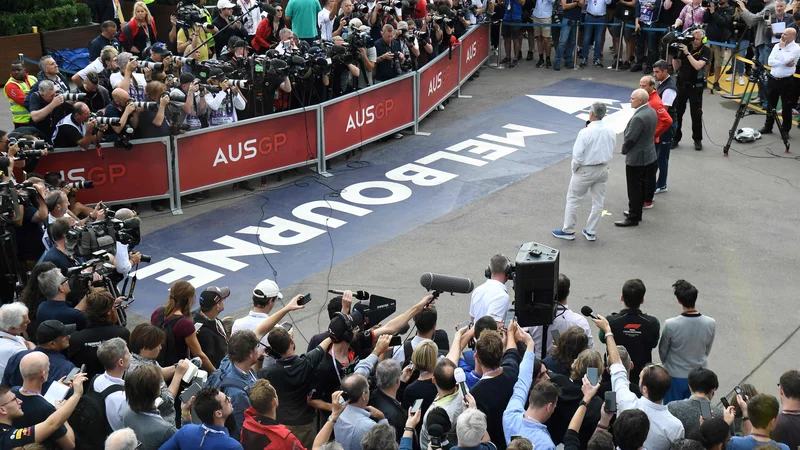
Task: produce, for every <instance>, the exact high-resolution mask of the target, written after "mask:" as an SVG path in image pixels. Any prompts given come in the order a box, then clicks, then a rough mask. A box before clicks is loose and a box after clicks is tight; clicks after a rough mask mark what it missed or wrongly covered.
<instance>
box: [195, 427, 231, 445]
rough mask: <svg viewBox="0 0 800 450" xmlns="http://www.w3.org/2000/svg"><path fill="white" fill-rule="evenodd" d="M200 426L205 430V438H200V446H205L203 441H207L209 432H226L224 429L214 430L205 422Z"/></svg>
mask: <svg viewBox="0 0 800 450" xmlns="http://www.w3.org/2000/svg"><path fill="white" fill-rule="evenodd" d="M200 427H201V428H202V429H204V430H205V432H204V433H203V439H201V440H200V448H203V443H204V442H205V441H206V436H208V433H214V434H225V432H224V431H217V430H212V429H211V428H208V427H207V426H206V424H204V423H203V424H200Z"/></svg>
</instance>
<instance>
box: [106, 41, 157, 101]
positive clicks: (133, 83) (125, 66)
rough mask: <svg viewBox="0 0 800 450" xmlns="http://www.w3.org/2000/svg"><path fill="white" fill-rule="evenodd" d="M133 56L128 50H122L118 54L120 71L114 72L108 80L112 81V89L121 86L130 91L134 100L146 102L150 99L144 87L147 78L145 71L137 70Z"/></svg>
mask: <svg viewBox="0 0 800 450" xmlns="http://www.w3.org/2000/svg"><path fill="white" fill-rule="evenodd" d="M132 57H133V55H131V54H130V53H128V52H122V53H120V54H119V55H117V67H119V72H116V73H112V74H111V76H110V77H109V79H108V80H109V81H110V82H111V89H112V90H113V89H116V88H120V89H122V90H124V91H128V94H130V96H131V99H132V100H133V101H135V102H146V101H148V99H147V96H146V95H145V94H144V88H145V86H147V78H145V76H144V74H143V73H139V72H135V70H136V61H135V60H133V59H131V58H132ZM145 70H150V69H145Z"/></svg>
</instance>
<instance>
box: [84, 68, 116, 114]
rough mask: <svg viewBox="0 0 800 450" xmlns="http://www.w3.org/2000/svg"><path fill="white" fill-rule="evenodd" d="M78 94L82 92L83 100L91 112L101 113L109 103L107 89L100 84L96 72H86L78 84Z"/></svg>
mask: <svg viewBox="0 0 800 450" xmlns="http://www.w3.org/2000/svg"><path fill="white" fill-rule="evenodd" d="M77 93H79V94H84V95H85V96H86V97H84V99H83V101H84V102H85V103H86V104H87V105H88V106H89V110H90V111H91V112H93V113H101V114H102V112H101V111H103V110H104V109H106V106H107V105H108V104H109V103H111V100H110V98H109V95H108V91H107V90H106V88H104V87H103V86H100V79H99V78H98V77H97V73H95V72H89V73H87V74H86V79H84V80H83V81H82V82H81V84H79V85H78V92H77Z"/></svg>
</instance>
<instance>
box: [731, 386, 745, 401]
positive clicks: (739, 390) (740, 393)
mask: <svg viewBox="0 0 800 450" xmlns="http://www.w3.org/2000/svg"><path fill="white" fill-rule="evenodd" d="M733 391H734V392H736V393H737V394H739V396H740V397H742V400H744V391H743V390H742V388H740V387H739V386H736V387H734V388H733Z"/></svg>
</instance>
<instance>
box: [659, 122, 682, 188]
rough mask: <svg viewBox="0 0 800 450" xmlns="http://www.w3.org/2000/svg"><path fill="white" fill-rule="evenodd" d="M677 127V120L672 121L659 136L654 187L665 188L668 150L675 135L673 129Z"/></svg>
mask: <svg viewBox="0 0 800 450" xmlns="http://www.w3.org/2000/svg"><path fill="white" fill-rule="evenodd" d="M677 128H678V121H677V120H675V121H673V122H672V126H670V127H669V128H667V131H665V132H664V134H662V135H661V136H659V138H658V139H659V141H658V147H657V148H656V150H658V160H657V162H658V178H657V179H656V189H659V188H661V189H666V188H667V172H668V170H669V152H670V150H671V149H672V136H674V135H675V130H676V129H677Z"/></svg>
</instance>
